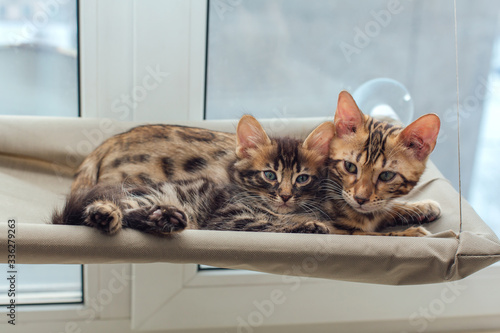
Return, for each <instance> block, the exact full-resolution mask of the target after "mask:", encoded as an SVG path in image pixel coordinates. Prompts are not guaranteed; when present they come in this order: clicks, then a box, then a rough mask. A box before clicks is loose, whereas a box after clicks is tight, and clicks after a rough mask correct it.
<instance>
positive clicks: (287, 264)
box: [0, 116, 500, 285]
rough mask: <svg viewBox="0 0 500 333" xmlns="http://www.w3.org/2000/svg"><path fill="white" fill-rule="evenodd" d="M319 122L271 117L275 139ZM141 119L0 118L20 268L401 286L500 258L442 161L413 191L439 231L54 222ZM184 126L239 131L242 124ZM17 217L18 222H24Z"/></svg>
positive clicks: (0, 147) (2, 190) (2, 189)
mask: <svg viewBox="0 0 500 333" xmlns="http://www.w3.org/2000/svg"><path fill="white" fill-rule="evenodd" d="M317 124H318V122H317V121H312V120H305V121H300V122H289V123H287V125H286V128H283V127H284V126H273V123H269V122H268V123H266V122H265V121H264V122H263V125H264V127H266V128H267V129H269V132H270V133H271V134H273V135H278V134H283V132H284V131H287V132H288V133H296V134H297V137H304V136H305V135H306V134H307V133H308V132H309V131H310V130H311V129H312V128H314V126H315V125H317ZM136 125H138V124H137V123H118V122H113V121H111V120H106V119H66V118H40V117H6V116H4V117H0V131H1V133H2V135H1V137H0V183H1V185H2V186H0V248H1V249H7V248H8V244H7V243H8V235H9V231H8V230H9V229H15V239H14V240H15V244H16V263H18V264H22V263H25V264H93V263H150V262H170V263H199V264H205V265H212V266H217V267H226V268H234V269H249V270H255V271H261V272H267V273H273V274H285V275H298V276H312V277H319V278H327V279H335V280H346V281H357V282H366V283H377V284H392V285H400V284H424V283H436V282H444V281H451V280H458V279H461V278H464V277H466V276H468V275H470V274H472V273H474V272H476V271H478V270H480V269H482V268H484V267H486V266H488V265H491V264H493V263H494V262H496V261H499V260H500V241H499V239H498V238H497V237H496V236H495V234H494V233H493V232H492V230H491V229H490V228H489V227H488V226H487V225H486V224H485V223H484V222H483V221H482V220H481V219H480V218H479V216H478V215H477V214H476V213H475V212H474V210H473V209H472V208H471V207H470V205H469V204H468V203H467V202H466V201H465V200H462V231H461V232H460V209H459V195H458V193H457V192H456V191H455V190H454V189H453V187H452V186H451V184H450V183H449V182H448V181H447V180H446V179H444V178H443V176H442V175H441V174H440V172H439V171H438V170H437V169H436V167H435V166H434V165H433V164H432V163H430V165H429V167H428V169H427V170H426V172H425V173H424V176H423V178H422V180H421V182H420V183H419V185H418V187H417V188H416V189H414V191H412V193H411V194H410V196H409V197H408V198H409V199H411V200H423V199H433V200H436V201H438V202H439V203H440V204H441V206H442V210H443V212H442V213H443V214H442V217H441V218H440V219H439V220H437V221H436V222H433V223H430V224H428V225H427V227H428V229H429V230H430V231H431V232H432V233H433V234H434V235H433V236H429V237H419V238H413V237H375V236H350V235H310V234H278V233H254V232H233V231H202V230H186V231H183V232H181V233H179V234H177V235H174V236H171V237H165V238H160V237H155V236H151V235H147V234H144V233H141V232H138V231H135V230H123V231H121V232H120V233H119V234H118V235H116V236H112V237H110V236H106V235H103V234H101V233H100V232H99V231H97V230H95V229H92V228H88V227H85V226H66V225H50V224H47V222H48V221H49V217H50V215H51V212H52V210H53V209H54V208H55V207H60V206H61V205H62V203H63V200H64V197H65V195H66V194H67V193H68V192H69V188H70V184H71V181H72V175H73V172H74V170H75V168H76V167H77V166H78V164H79V163H80V162H81V161H82V160H83V158H84V157H85V155H87V154H88V153H90V151H92V150H93V149H94V148H95V147H96V146H97V145H98V144H99V143H100V142H102V141H103V140H104V139H106V138H107V137H110V136H112V135H114V134H116V133H119V132H122V131H124V130H127V129H129V128H131V127H133V126H136ZM182 125H190V126H198V127H206V128H211V129H217V130H223V131H230V132H231V131H232V132H234V129H235V122H220V121H218V122H203V123H202V122H197V123H196V122H190V123H184V124H182ZM266 125H267V126H266ZM274 125H276V124H274ZM277 127H279V128H277ZM280 130H281V131H280ZM280 132H282V133H280ZM9 220H15V221H16V223H15V226H13V225H12V223H10V225H9V223H8V221H9ZM10 233H12V232H10ZM3 253H4V254H3V255H0V262H2V263H7V260H8V253H7V251H6V250H4V252H3Z"/></svg>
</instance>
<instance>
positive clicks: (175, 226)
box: [148, 206, 188, 234]
mask: <svg viewBox="0 0 500 333" xmlns="http://www.w3.org/2000/svg"><path fill="white" fill-rule="evenodd" d="M148 220H149V221H150V222H153V223H154V224H155V225H156V228H157V230H155V231H158V232H159V233H162V234H171V233H174V232H179V231H182V230H184V229H185V228H186V227H187V224H188V222H187V221H188V218H187V216H186V214H184V212H183V211H181V210H179V209H177V208H176V207H174V206H154V207H153V208H152V209H151V210H150V212H149V216H148Z"/></svg>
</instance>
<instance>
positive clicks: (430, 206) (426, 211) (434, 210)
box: [415, 200, 441, 223]
mask: <svg viewBox="0 0 500 333" xmlns="http://www.w3.org/2000/svg"><path fill="white" fill-rule="evenodd" d="M415 206H416V207H417V209H418V211H419V212H420V214H419V219H418V222H420V223H428V222H433V221H435V220H437V219H438V218H439V216H441V206H440V205H439V204H438V203H437V202H436V201H433V200H425V201H420V202H416V203H415Z"/></svg>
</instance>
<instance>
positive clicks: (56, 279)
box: [0, 264, 83, 304]
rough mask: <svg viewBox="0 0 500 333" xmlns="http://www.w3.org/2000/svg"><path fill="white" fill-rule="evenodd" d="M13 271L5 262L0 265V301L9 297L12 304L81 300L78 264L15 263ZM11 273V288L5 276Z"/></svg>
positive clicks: (5, 301)
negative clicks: (11, 291) (12, 291)
mask: <svg viewBox="0 0 500 333" xmlns="http://www.w3.org/2000/svg"><path fill="white" fill-rule="evenodd" d="M16 266H17V268H16V269H15V271H14V272H15V273H9V272H12V270H11V269H9V267H8V266H7V265H6V264H2V265H0V272H5V274H4V275H5V278H4V277H2V278H1V279H0V304H8V303H9V302H10V300H11V299H12V296H13V295H12V294H11V293H9V290H14V293H15V297H16V304H48V303H81V302H83V292H82V290H83V286H82V282H83V281H82V266H81V265H16ZM12 275H14V277H15V278H14V279H13V280H12V282H14V288H12V286H11V281H10V280H9V277H11V276H12Z"/></svg>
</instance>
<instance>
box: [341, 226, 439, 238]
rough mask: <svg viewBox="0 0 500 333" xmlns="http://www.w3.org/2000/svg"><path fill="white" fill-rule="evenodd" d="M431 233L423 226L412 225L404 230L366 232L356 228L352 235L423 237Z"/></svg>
mask: <svg viewBox="0 0 500 333" xmlns="http://www.w3.org/2000/svg"><path fill="white" fill-rule="evenodd" d="M430 234H431V233H430V232H429V231H427V229H425V228H423V227H410V228H408V229H406V230H402V231H391V232H366V231H361V230H355V231H353V232H352V233H351V235H368V236H402V237H423V236H427V235H430Z"/></svg>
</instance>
